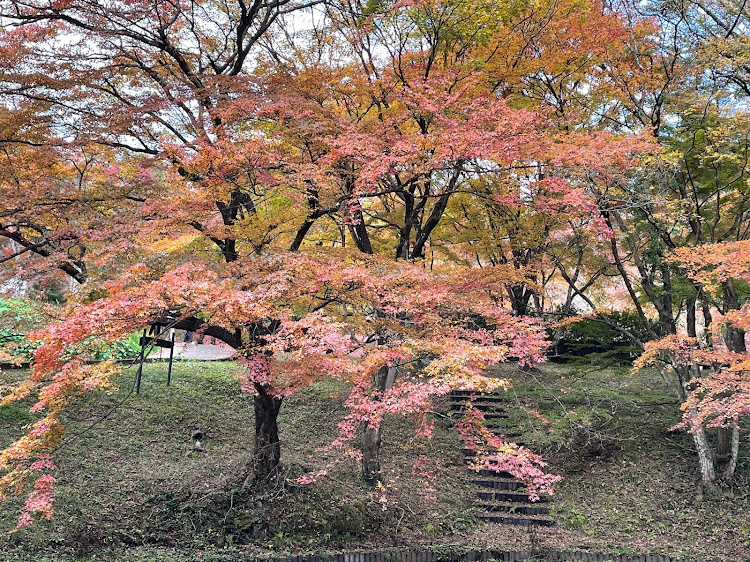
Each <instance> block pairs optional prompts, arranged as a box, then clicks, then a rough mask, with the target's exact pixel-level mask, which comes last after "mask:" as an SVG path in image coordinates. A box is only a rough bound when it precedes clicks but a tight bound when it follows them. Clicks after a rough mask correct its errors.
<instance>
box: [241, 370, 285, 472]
mask: <svg viewBox="0 0 750 562" xmlns="http://www.w3.org/2000/svg"><path fill="white" fill-rule="evenodd" d="M255 389H256V391H257V394H256V395H255V396H254V397H253V403H254V406H255V446H254V449H253V457H252V459H250V461H249V462H248V465H247V468H248V478H256V479H259V478H267V477H268V476H271V475H272V474H274V473H276V471H277V470H278V468H279V460H280V459H281V442H280V441H279V426H278V416H279V409H280V408H281V402H282V400H283V399H282V398H279V397H278V396H273V395H271V394H269V393H268V389H267V388H266V387H264V386H261V385H258V384H256V385H255Z"/></svg>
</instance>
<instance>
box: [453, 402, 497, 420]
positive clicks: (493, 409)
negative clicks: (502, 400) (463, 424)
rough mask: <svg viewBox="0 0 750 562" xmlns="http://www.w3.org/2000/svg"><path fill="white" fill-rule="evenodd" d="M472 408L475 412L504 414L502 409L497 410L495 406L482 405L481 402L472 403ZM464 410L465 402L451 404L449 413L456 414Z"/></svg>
mask: <svg viewBox="0 0 750 562" xmlns="http://www.w3.org/2000/svg"><path fill="white" fill-rule="evenodd" d="M471 405H472V407H473V408H474V409H475V410H481V411H482V412H505V410H503V409H502V408H498V407H497V406H496V405H495V404H484V403H482V402H472V403H471ZM465 409H466V402H455V403H453V404H451V411H453V412H458V411H461V410H465ZM485 417H486V416H485Z"/></svg>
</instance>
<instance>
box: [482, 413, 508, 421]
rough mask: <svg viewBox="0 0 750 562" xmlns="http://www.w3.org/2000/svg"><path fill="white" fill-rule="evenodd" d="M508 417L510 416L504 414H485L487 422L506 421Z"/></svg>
mask: <svg viewBox="0 0 750 562" xmlns="http://www.w3.org/2000/svg"><path fill="white" fill-rule="evenodd" d="M507 417H508V414H506V413H503V412H484V419H486V420H499V419H505V418H507Z"/></svg>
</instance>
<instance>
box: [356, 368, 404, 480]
mask: <svg viewBox="0 0 750 562" xmlns="http://www.w3.org/2000/svg"><path fill="white" fill-rule="evenodd" d="M397 372H398V367H396V366H395V365H386V366H385V367H382V368H381V369H380V370H379V371H378V373H377V375H375V387H376V389H377V390H378V391H379V392H381V393H383V392H385V391H386V390H388V389H389V388H391V387H392V386H393V383H394V381H395V380H396V374H397ZM381 442H382V438H381V431H380V425H378V426H377V427H374V426H371V425H368V426H367V427H366V428H365V434H364V437H363V439H362V476H363V477H364V479H365V481H366V482H369V483H371V484H374V483H375V482H378V481H379V480H380V479H381V472H380V443H381Z"/></svg>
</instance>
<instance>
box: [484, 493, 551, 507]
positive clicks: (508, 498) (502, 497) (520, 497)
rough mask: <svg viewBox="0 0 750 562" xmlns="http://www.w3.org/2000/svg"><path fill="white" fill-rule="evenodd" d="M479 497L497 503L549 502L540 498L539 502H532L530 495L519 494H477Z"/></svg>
mask: <svg viewBox="0 0 750 562" xmlns="http://www.w3.org/2000/svg"><path fill="white" fill-rule="evenodd" d="M477 497H478V498H479V499H480V500H484V501H495V502H517V503H534V504H536V503H539V502H546V501H548V500H547V499H546V498H540V499H539V500H538V501H535V502H532V501H531V498H529V494H524V493H518V492H515V493H514V492H477Z"/></svg>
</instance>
